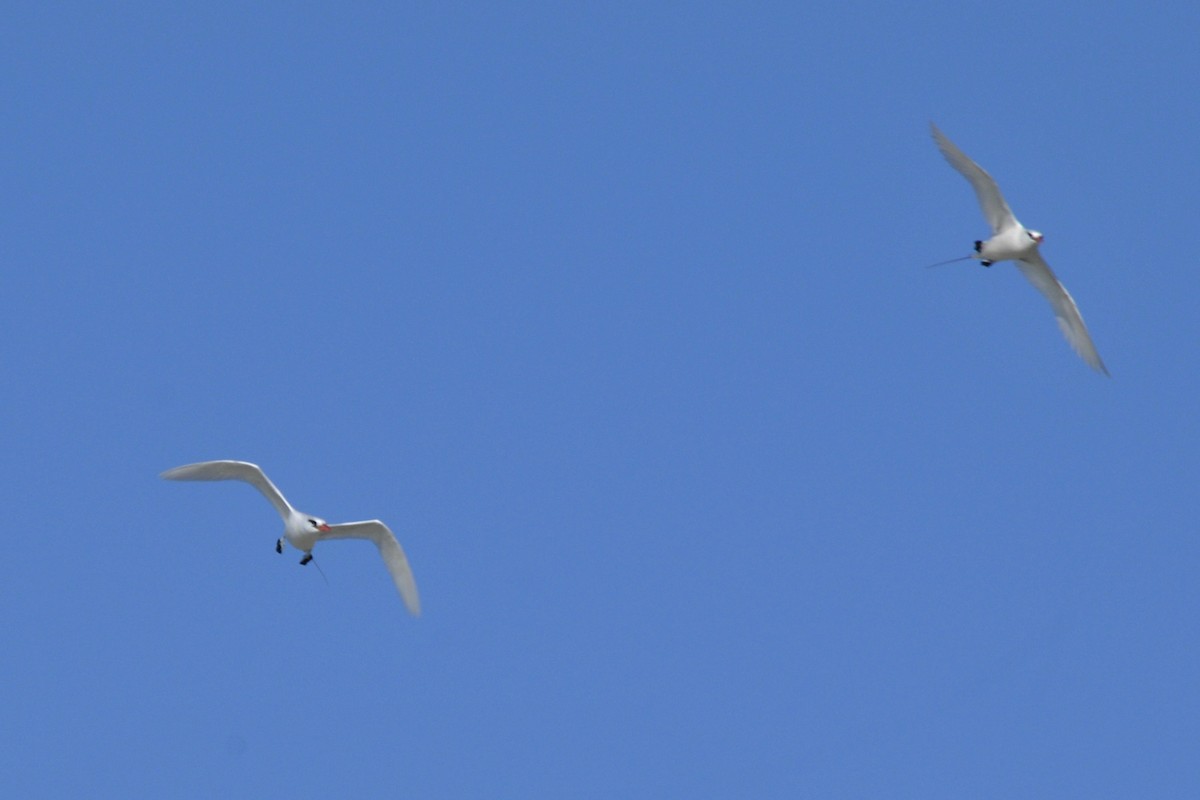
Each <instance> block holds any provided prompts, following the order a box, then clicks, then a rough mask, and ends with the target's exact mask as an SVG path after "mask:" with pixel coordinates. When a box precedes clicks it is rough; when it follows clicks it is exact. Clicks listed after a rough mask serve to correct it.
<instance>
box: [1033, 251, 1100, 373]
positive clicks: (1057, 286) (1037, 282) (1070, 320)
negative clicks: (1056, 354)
mask: <svg viewBox="0 0 1200 800" xmlns="http://www.w3.org/2000/svg"><path fill="white" fill-rule="evenodd" d="M1017 267H1018V268H1019V269H1020V270H1021V273H1022V274H1024V275H1025V277H1026V278H1028V279H1029V282H1030V283H1032V284H1033V285H1034V286H1036V287H1037V290H1038V291H1039V292H1041V293H1042V295H1043V296H1045V298H1046V299H1047V300H1049V301H1050V307H1051V308H1053V309H1054V316H1055V317H1057V318H1058V327H1060V328H1062V332H1063V335H1064V336H1066V337H1067V341H1068V342H1070V343H1071V347H1072V348H1074V350H1075V352H1076V353H1078V354H1079V357H1080V358H1082V359H1083V360H1084V361H1086V362H1087V363H1088V365H1089V366H1090V367H1091V368H1092V369H1094V370H1096V371H1097V372H1102V373H1104V374H1105V375H1108V369H1107V368H1106V367H1105V366H1104V362H1103V361H1101V360H1100V353H1098V352H1097V351H1096V345H1094V344H1093V343H1092V337H1091V336H1090V335H1089V334H1088V329H1087V326H1086V325H1084V324H1083V315H1082V314H1080V313H1079V307H1078V306H1076V305H1075V301H1074V300H1073V299H1072V298H1071V295H1070V293H1068V292H1067V288H1066V287H1065V286H1063V285H1062V283H1061V282H1060V281H1059V280H1058V278H1056V277H1055V276H1054V272H1053V271H1051V269H1050V265H1049V264H1047V263H1046V260H1045V259H1044V258H1042V256H1041V254H1040V253H1038V252H1037V251H1036V250H1035V251H1034V253H1033V255H1031V256H1028V257H1027V258H1022V259H1021V260H1019V261H1017Z"/></svg>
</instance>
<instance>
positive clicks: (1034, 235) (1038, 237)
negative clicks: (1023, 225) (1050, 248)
mask: <svg viewBox="0 0 1200 800" xmlns="http://www.w3.org/2000/svg"><path fill="white" fill-rule="evenodd" d="M1025 235H1026V236H1028V237H1029V238H1030V239H1033V241H1035V242H1036V243H1038V244H1041V243H1042V239H1045V238H1046V237H1045V236H1043V235H1042V232H1041V231H1025Z"/></svg>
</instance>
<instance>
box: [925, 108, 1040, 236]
mask: <svg viewBox="0 0 1200 800" xmlns="http://www.w3.org/2000/svg"><path fill="white" fill-rule="evenodd" d="M929 128H930V130H932V131H933V141H935V142H937V146H938V149H939V150H941V151H942V155H944V156H945V157H946V160H947V161H949V162H950V166H952V167H954V168H955V169H956V170H958V171H959V172H961V173H962V176H963V177H964V178H966V179H967V180H968V181H969V182H970V183H971V188H973V189H974V190H975V196H976V197H978V198H979V205H980V207H981V208H982V209H983V216H984V218H985V219H987V223H988V225H991V226H992V235H993V236H994V235H995V234H997V233H1000V232H1001V231H1003V230H1007V229H1008V228H1011V227H1014V226H1017V225H1020V224H1021V223H1019V222H1017V218H1016V217H1014V216H1013V213H1012V211H1011V210H1010V209H1009V207H1008V203H1006V202H1004V195H1002V194H1000V187H999V186H997V185H996V181H995V180H993V179H992V176H991V175H988V174H987V171H986V170H985V169H984V168H983V167H981V166H979V165H978V164H976V163H975V162H974V161H972V160H971V159H969V158H967V154H966V153H964V152H963V151H962V150H959V149H958V148H957V147H955V146H954V142H952V141H950V140H949V139H947V138H946V135H945V134H944V133H942V132H941V131H939V130H938V127H937V125H934V124H933V123H932V122H931V123H929Z"/></svg>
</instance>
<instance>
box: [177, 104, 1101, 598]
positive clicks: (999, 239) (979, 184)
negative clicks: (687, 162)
mask: <svg viewBox="0 0 1200 800" xmlns="http://www.w3.org/2000/svg"><path fill="white" fill-rule="evenodd" d="M930 127H931V128H932V129H933V139H934V141H935V142H937V146H938V149H940V150H941V151H942V155H944V156H945V157H946V160H947V161H949V162H950V166H952V167H954V168H955V169H956V170H958V171H959V172H961V173H962V174H963V177H965V178H966V179H967V180H968V181H970V183H971V186H972V188H974V189H975V194H976V196H977V197H978V198H979V204H980V205H981V206H982V207H983V215H984V217H986V218H987V221H988V224H989V225H991V227H992V238H990V239H988V240H986V241H977V242H975V252H974V253H973V254H972V255H969V256H965V257H964V258H961V259H954V260H955V261H963V260H966V259H969V258H975V259H979V261H981V262H982V263H983V265H984V266H985V267H988V266H991V265H992V264H993V263H995V262H997V261H1007V260H1012V261H1015V262H1016V263H1017V268H1018V269H1020V270H1021V272H1022V273H1023V274H1024V275H1025V277H1026V278H1028V279H1029V281H1030V282H1031V283H1032V284H1033V285H1034V286H1035V287H1037V290H1038V291H1039V292H1041V293H1042V294H1043V295H1045V297H1046V299H1047V300H1049V301H1050V306H1051V307H1052V308H1053V309H1054V315H1055V317H1057V318H1058V325H1059V327H1060V328H1062V331H1063V333H1064V334H1065V335H1066V337H1067V341H1068V342H1070V343H1071V346H1072V347H1073V348H1075V352H1077V353H1078V354H1079V355H1080V356H1081V357H1082V358H1083V360H1084V361H1086V362H1087V363H1088V364H1089V365H1090V366H1091V367H1092V368H1093V369H1095V370H1098V371H1099V372H1102V373H1104V374H1105V375H1107V374H1108V370H1107V369H1105V367H1104V362H1103V361H1101V360H1100V354H1099V353H1097V352H1096V346H1095V345H1094V344H1092V337H1091V336H1089V335H1088V330H1087V327H1086V326H1085V325H1084V324H1083V317H1082V316H1081V315H1080V313H1079V308H1078V307H1076V305H1075V301H1074V300H1072V299H1071V295H1070V294H1068V293H1067V290H1066V289H1065V288H1064V287H1063V285H1062V283H1060V282H1059V280H1058V278H1056V277H1055V276H1054V273H1053V272H1051V270H1050V266H1049V265H1048V264H1047V263H1046V262H1045V261H1044V260H1043V259H1042V256H1041V254H1040V253H1038V245H1040V244H1041V243H1042V234H1041V233H1039V232H1038V231H1031V230H1029V229H1028V228H1026V227H1025V226H1024V225H1022V224H1021V223H1020V222H1018V221H1017V218H1016V217H1015V216H1013V213H1012V211H1011V210H1009V207H1008V203H1006V202H1004V196H1003V195H1001V194H1000V187H998V186H997V185H996V181H994V180H993V179H992V176H991V175H988V174H987V172H985V171H984V169H983V168H982V167H981V166H979V165H978V164H976V163H975V162H974V161H972V160H971V159H969V158H967V156H966V154H965V153H963V151H961V150H959V149H958V148H957V147H955V146H954V143H953V142H951V141H950V140H949V139H947V138H946V137H945V135H944V134H943V133H942V132H941V131H939V130H938V129H937V126H936V125H931V126H930ZM944 263H949V262H944ZM162 477H164V478H166V479H167V480H172V481H224V480H238V481H245V482H246V483H249V484H250V485H251V486H253V487H254V488H256V489H258V490H259V491H260V492H262V493H263V495H264V496H265V497H266V498H267V500H269V501H271V505H273V506H275V510H276V511H278V512H279V515H280V516H281V517H283V536H282V537H280V539H279V540H278V541H276V542H275V550H276V552H279V553H282V552H283V542H284V539H286V540H287V541H288V543H289V544H291V545H292V546H293V547H295V548H296V549H297V550H300V551H302V552H303V553H304V557H303V558H302V559H300V563H301V564H307V563H308V562H310V561H312V549H313V547H314V546H315V545H316V543H317V542H321V541H325V540H327V539H367V540H369V541H371V542H374V543H375V546H376V547H378V548H379V554H380V555H381V556H382V557H383V563H384V565H385V566H386V567H387V569H388V572H389V573H391V576H392V581H393V582H394V583H395V584H396V589H397V590H398V591H399V592H400V597H401V598H403V599H404V604H405V606H407V607H408V610H409V611H410V612H411V613H412V614H413V615H417V614H420V612H421V601H420V598H419V597H418V596H417V584H416V581H415V580H414V579H413V574H412V569H411V568H410V567H409V565H408V559H407V558H406V557H405V555H404V550H403V548H401V547H400V543H399V542H398V541H396V537H395V535H394V534H393V533H392V532H391V530H389V529H388V526H387V525H384V524H383V523H382V522H380V521H379V520H377V519H376V520H369V521H365V522H343V523H341V524H339V525H330V524H329V523H327V522H326V521H325V520H323V519H321V518H320V517H313V516H309V515H308V514H304V513H301V512H300V511H297V510H296V509H295V508H292V506H291V504H290V503H288V501H287V500H285V499H284V497H283V494H281V493H280V491H279V490H278V489H277V488H275V484H273V483H271V481H270V479H268V478H267V476H266V475H265V474H264V473H263V471H262V470H261V469H259V468H258V467H257V466H256V465H254V464H249V463H246V462H245V461H204V462H202V463H199V464H187V465H185V466H182V467H175V468H174V469H169V470H167V471H166V472H164V473H163V474H162Z"/></svg>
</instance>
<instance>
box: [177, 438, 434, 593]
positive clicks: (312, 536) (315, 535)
mask: <svg viewBox="0 0 1200 800" xmlns="http://www.w3.org/2000/svg"><path fill="white" fill-rule="evenodd" d="M161 477H163V478H166V479H167V480H169V481H245V482H246V483H248V484H250V485H251V486H253V487H254V488H255V489H258V490H259V491H260V492H262V493H263V496H264V497H266V498H267V499H268V500H270V501H271V505H273V506H275V510H276V511H278V512H279V516H281V517H283V536H282V537H281V538H280V539H279V540H278V541H276V542H275V552H277V553H282V552H283V540H284V539H287V541H288V543H289V544H290V545H292V547H295V548H296V549H297V550H300V551H303V553H304V557H303V558H302V559H300V563H301V564H307V563H308V562H310V561H312V557H313V556H312V549H313V546H314V545H316V543H317V542H322V541H325V540H326V539H368V540H370V541H372V542H374V543H375V546H376V547H378V548H379V554H380V555H381V556H383V563H384V564H385V565H386V566H387V568H388V572H390V573H391V575H392V581H393V582H394V583H395V584H396V589H397V590H399V592H400V597H402V598H403V599H404V605H405V606H407V607H408V610H409V612H411V613H412V614H413V616H417V615H419V614H420V613H421V599H420V597H418V595H417V582H416V581H415V580H414V579H413V574H412V569H411V568H410V567H409V566H408V558H407V557H406V556H405V555H404V549H403V548H401V547H400V542H398V541H396V536H395V534H393V533H392V532H391V530H389V529H388V526H387V525H384V524H383V523H382V522H380V521H379V520H377V519H373V520H367V521H364V522H343V523H341V524H338V525H330V524H329V523H327V522H326V521H325V520H323V519H321V518H320V517H314V516H310V515H308V514H304V513H301V512H299V511H297V510H296V509H294V508H292V506H291V504H290V503H288V501H287V500H285V499H284V497H283V494H282V493H281V492H280V491H279V490H278V489H277V488H275V484H273V483H271V481H270V479H269V478H267V476H266V474H265V473H264V472H263V471H262V470H261V469H259V468H258V466H257V465H256V464H250V463H248V462H245V461H202V462H200V463H198V464H186V465H184V466H182V467H175V468H174V469H169V470H167V471H166V472H164V473H163V474H162V475H161Z"/></svg>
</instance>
